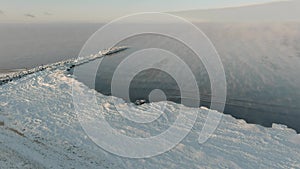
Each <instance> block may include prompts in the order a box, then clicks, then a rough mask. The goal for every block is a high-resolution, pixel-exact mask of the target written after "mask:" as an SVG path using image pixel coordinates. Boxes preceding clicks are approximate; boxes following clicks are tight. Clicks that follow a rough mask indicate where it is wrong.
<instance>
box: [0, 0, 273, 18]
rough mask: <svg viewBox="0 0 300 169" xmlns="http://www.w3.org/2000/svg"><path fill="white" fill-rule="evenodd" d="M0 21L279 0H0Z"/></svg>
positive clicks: (102, 15) (114, 15) (103, 15)
mask: <svg viewBox="0 0 300 169" xmlns="http://www.w3.org/2000/svg"><path fill="white" fill-rule="evenodd" d="M0 1H1V6H0V22H77V21H85V22H106V21H109V20H111V19H115V18H118V17H121V16H123V15H126V14H130V13H136V12H150V11H155V12H166V11H178V10H189V9H209V8H224V7H230V6H241V5H242V6H243V5H249V4H256V3H266V2H274V1H278V0H130V1H129V0H127V1H125V0H26V1H25V0H0Z"/></svg>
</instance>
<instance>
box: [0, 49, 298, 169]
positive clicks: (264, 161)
mask: <svg viewBox="0 0 300 169" xmlns="http://www.w3.org/2000/svg"><path fill="white" fill-rule="evenodd" d="M106 52H107V51H106ZM104 54H107V53H105V52H104ZM109 54H111V52H109ZM102 56H103V53H102V54H97V55H94V56H90V57H87V58H80V59H79V60H68V61H64V62H60V63H56V64H52V65H46V66H43V67H39V68H35V69H32V70H30V71H28V72H27V73H26V72H22V73H21V74H14V75H13V76H10V77H4V78H2V82H4V81H6V80H7V79H8V81H7V82H5V83H3V84H2V85H1V86H0V151H1V153H0V168H149V169H150V168H300V160H299V159H300V144H299V136H298V135H297V134H296V132H295V131H294V130H292V129H289V128H287V127H285V126H282V125H278V124H274V125H273V127H272V128H265V127H262V126H259V125H254V124H247V123H246V122H245V121H244V120H237V119H235V118H233V117H231V116H229V115H223V118H222V120H221V123H220V124H219V127H218V128H217V130H216V131H215V132H214V134H213V135H212V137H211V138H210V139H209V140H208V141H207V142H206V143H204V144H199V143H198V141H197V139H198V133H199V132H200V131H201V129H202V127H203V125H204V123H205V120H206V116H207V114H208V113H209V112H210V111H212V110H209V109H207V108H204V107H203V108H199V109H195V108H188V107H183V106H182V105H179V104H175V103H172V102H168V104H167V106H166V109H167V112H170V113H169V114H167V115H162V116H161V118H159V119H158V120H157V122H154V123H153V124H152V125H141V126H137V125H136V124H135V123H130V122H128V121H127V120H124V119H123V118H122V117H121V116H120V114H119V113H118V112H117V110H116V108H115V106H119V107H122V110H123V111H126V109H128V110H131V111H132V110H133V107H135V108H136V109H135V111H132V113H139V109H140V110H142V109H144V110H145V109H147V110H153V111H155V110H157V109H158V108H159V107H160V106H162V104H164V103H163V102H159V103H151V104H144V105H142V106H138V107H136V106H135V105H134V104H127V103H124V102H122V101H120V99H119V98H115V97H111V96H104V95H102V94H100V93H97V92H95V91H94V90H92V89H89V88H88V87H87V86H85V85H84V84H82V83H81V82H78V81H77V80H76V79H75V77H73V76H72V75H69V74H68V73H67V71H66V69H68V68H69V67H70V65H78V64H84V63H86V62H89V61H91V60H93V59H97V58H100V57H102ZM19 75H21V76H20V77H22V78H19ZM3 79H4V81H3ZM72 90H73V92H79V93H80V92H93V93H95V95H96V97H97V101H98V103H99V106H98V107H90V106H89V105H81V110H82V111H83V112H84V113H85V114H86V120H88V119H90V118H95V117H97V116H98V113H103V114H105V115H106V116H107V117H108V120H109V121H110V124H111V126H113V127H114V128H116V129H119V130H120V132H122V133H124V134H126V135H129V136H140V137H148V136H151V135H155V134H159V132H161V130H163V129H166V128H167V127H168V126H169V125H171V124H172V122H173V121H174V118H176V114H177V113H178V110H179V109H180V108H182V109H183V110H184V111H188V112H189V111H198V119H197V121H196V124H195V125H194V127H193V129H192V131H191V132H190V134H189V135H188V136H187V137H186V138H185V139H184V140H183V141H182V142H181V143H180V144H179V145H177V146H176V147H175V148H174V149H172V150H170V151H169V152H166V153H164V154H162V155H159V156H156V157H153V158H149V159H128V158H122V157H118V156H116V155H113V154H110V153H109V152H106V151H105V150H103V149H101V148H100V147H98V146H97V145H96V144H94V143H93V142H92V141H91V139H90V138H89V137H88V136H87V135H86V134H85V132H84V131H83V129H82V128H81V126H80V123H79V122H78V118H77V115H76V114H75V111H74V106H73V99H72ZM113 103H117V105H114V104H113Z"/></svg>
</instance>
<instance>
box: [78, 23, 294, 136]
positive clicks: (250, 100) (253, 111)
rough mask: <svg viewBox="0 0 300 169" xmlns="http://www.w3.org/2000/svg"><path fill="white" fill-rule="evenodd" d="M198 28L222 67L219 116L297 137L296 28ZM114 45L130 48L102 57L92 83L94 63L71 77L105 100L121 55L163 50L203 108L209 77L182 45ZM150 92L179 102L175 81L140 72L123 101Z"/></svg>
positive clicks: (147, 41)
mask: <svg viewBox="0 0 300 169" xmlns="http://www.w3.org/2000/svg"><path fill="white" fill-rule="evenodd" d="M201 26H202V28H203V30H205V31H206V33H207V35H208V36H209V37H210V38H211V40H212V41H213V43H214V44H215V46H216V48H217V50H218V52H219V53H220V56H221V60H222V63H223V65H224V69H225V73H226V80H227V101H226V107H225V110H224V113H226V114H231V115H232V116H234V117H236V118H241V119H245V120H246V121H247V122H249V123H255V124H260V125H263V126H266V127H271V126H272V123H278V124H284V125H287V126H288V127H291V128H293V129H295V130H297V131H298V132H300V123H299V119H300V112H299V111H300V101H299V100H300V90H299V86H300V81H299V79H298V77H299V76H297V75H298V72H300V68H299V67H300V60H299V59H300V58H299V56H300V52H299V49H300V48H299V46H298V45H299V43H295V42H299V38H300V31H298V30H297V29H298V28H299V25H298V24H296V25H290V24H286V25H285V24H283V25H271V26H268V25H264V26H263V27H262V26H261V25H260V26H257V25H236V26H231V25H221V26H220V25H218V24H216V25H214V24H212V25H201ZM283 28H284V29H290V32H282V29H283ZM236 31H238V33H236ZM291 32H292V35H291ZM272 35H274V36H272ZM275 35H276V36H275ZM118 45H126V46H131V48H130V49H129V50H126V51H123V52H121V53H117V54H114V55H112V56H109V57H105V58H104V59H103V60H102V62H101V64H100V65H99V67H97V76H96V78H95V81H93V80H94V79H93V77H91V75H90V74H91V73H90V71H91V67H95V66H98V65H97V64H98V63H99V61H95V62H94V63H90V64H87V65H83V66H82V67H79V70H80V71H78V72H80V73H78V74H77V76H78V77H77V78H78V79H79V80H81V81H83V82H85V83H86V84H88V85H89V86H91V87H93V88H95V89H96V90H97V91H99V92H101V93H103V94H106V95H111V81H112V76H113V74H114V72H115V70H116V68H117V66H118V65H119V64H120V63H121V62H122V61H123V60H124V59H125V58H126V57H127V56H129V55H130V54H132V53H134V52H135V51H139V50H141V49H147V48H160V49H165V50H168V51H171V52H172V53H174V54H176V55H177V56H180V58H181V59H182V60H183V61H184V62H185V63H186V64H187V65H188V66H189V68H190V69H191V71H192V72H193V74H194V75H195V78H196V81H197V83H198V87H199V91H200V98H201V102H200V103H199V106H200V105H201V106H207V107H209V105H210V100H211V88H210V87H211V84H210V80H209V76H208V74H207V71H206V69H205V66H204V65H203V64H202V62H201V60H200V59H199V58H197V56H196V55H195V54H194V53H193V52H192V51H191V50H190V49H189V48H188V47H187V46H185V45H184V44H182V43H181V42H179V41H174V40H173V39H170V38H168V37H163V36H156V35H139V36H134V37H130V38H128V39H125V40H123V41H121V42H120V43H119V44H118ZM141 61H142V59H141ZM137 62H138V61H137ZM161 64H162V65H163V66H173V67H174V68H173V70H174V71H175V72H176V71H177V72H180V68H181V67H180V66H177V65H169V64H168V60H165V61H164V62H163V63H161ZM133 65H134V63H133ZM124 78H126V72H125V73H124ZM94 82H95V83H94ZM186 83H189V82H186ZM119 87H120V88H122V84H120V85H119ZM154 89H160V90H162V91H163V92H164V93H165V95H166V96H167V100H170V101H174V102H177V103H180V102H181V99H180V89H179V87H178V85H177V84H176V80H175V79H173V78H172V76H171V75H170V74H168V73H167V72H163V71H160V70H157V69H148V70H144V71H141V72H139V73H138V74H137V75H136V76H135V77H134V79H132V80H131V83H130V88H129V95H130V100H127V101H131V102H134V101H135V100H138V99H145V100H148V99H149V94H150V92H151V91H152V90H154ZM188 92H194V91H188ZM116 95H117V96H118V94H116Z"/></svg>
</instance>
